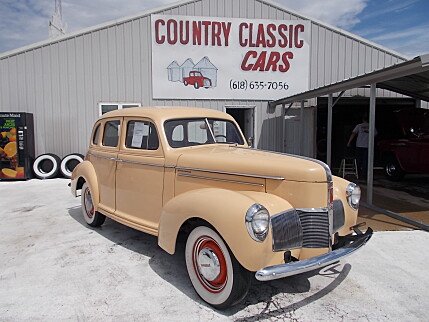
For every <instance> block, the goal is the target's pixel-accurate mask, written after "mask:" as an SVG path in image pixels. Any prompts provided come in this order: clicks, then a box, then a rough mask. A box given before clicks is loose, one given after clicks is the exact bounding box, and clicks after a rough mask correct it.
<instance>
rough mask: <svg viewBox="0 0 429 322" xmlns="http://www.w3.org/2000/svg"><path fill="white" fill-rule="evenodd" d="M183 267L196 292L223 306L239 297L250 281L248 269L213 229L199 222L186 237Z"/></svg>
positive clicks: (227, 305)
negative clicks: (200, 224) (184, 266)
mask: <svg viewBox="0 0 429 322" xmlns="http://www.w3.org/2000/svg"><path fill="white" fill-rule="evenodd" d="M185 259H186V268H187V270H188V274H189V278H190V280H191V283H192V285H193V286H194V289H195V291H196V292H197V293H198V295H199V296H200V297H201V298H202V299H203V300H204V301H206V302H207V303H209V304H210V305H212V306H214V307H216V308H218V309H223V308H227V307H230V306H232V305H234V304H236V303H238V302H239V301H241V300H242V299H243V298H244V297H245V296H246V294H247V291H248V289H249V285H250V273H249V272H248V271H246V270H245V269H244V268H243V267H241V265H240V264H239V263H238V262H237V260H236V259H235V258H234V256H231V255H230V252H229V250H228V247H227V246H226V245H225V243H224V241H223V240H222V238H221V237H220V236H219V235H218V233H217V232H215V231H214V230H213V229H211V228H209V227H206V226H198V227H196V228H194V230H192V232H191V233H190V234H189V236H188V239H187V241H186V249H185Z"/></svg>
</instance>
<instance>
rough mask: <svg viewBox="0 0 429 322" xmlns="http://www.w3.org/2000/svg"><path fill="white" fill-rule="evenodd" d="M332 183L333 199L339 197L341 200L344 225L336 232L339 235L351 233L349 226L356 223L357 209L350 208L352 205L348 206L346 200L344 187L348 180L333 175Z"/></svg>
mask: <svg viewBox="0 0 429 322" xmlns="http://www.w3.org/2000/svg"><path fill="white" fill-rule="evenodd" d="M333 183H334V199H339V200H341V201H342V202H343V207H344V216H345V220H344V226H343V227H341V228H340V229H339V230H338V234H339V235H340V236H345V235H348V234H350V233H352V231H351V230H350V227H352V226H354V225H356V221H357V216H358V211H357V210H354V209H352V207H350V206H349V203H348V202H347V197H346V189H347V185H348V184H349V183H350V182H349V181H347V180H345V179H343V178H340V177H336V176H334V177H333Z"/></svg>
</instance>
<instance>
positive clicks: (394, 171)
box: [384, 157, 405, 181]
mask: <svg viewBox="0 0 429 322" xmlns="http://www.w3.org/2000/svg"><path fill="white" fill-rule="evenodd" d="M384 173H385V174H386V176H387V177H388V178H389V179H390V180H394V181H397V180H401V179H402V178H403V177H404V175H405V172H404V171H403V170H402V168H401V166H400V165H399V162H398V160H397V159H396V158H395V157H390V158H388V159H387V161H386V163H385V164H384Z"/></svg>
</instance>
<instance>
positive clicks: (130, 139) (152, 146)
mask: <svg viewBox="0 0 429 322" xmlns="http://www.w3.org/2000/svg"><path fill="white" fill-rule="evenodd" d="M125 146H126V147H127V148H129V149H143V150H158V147H159V140H158V134H157V132H156V128H155V125H154V124H152V123H151V122H147V121H129V122H128V126H127V138H126V140H125Z"/></svg>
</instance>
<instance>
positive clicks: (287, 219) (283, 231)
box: [271, 209, 302, 252]
mask: <svg viewBox="0 0 429 322" xmlns="http://www.w3.org/2000/svg"><path fill="white" fill-rule="evenodd" d="M271 229H272V231H273V234H272V235H273V251H275V252H276V251H281V250H289V249H293V248H298V247H301V245H302V228H301V223H300V220H299V216H298V213H297V212H296V210H295V209H294V210H290V211H287V212H283V213H280V214H278V215H275V216H273V217H271Z"/></svg>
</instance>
